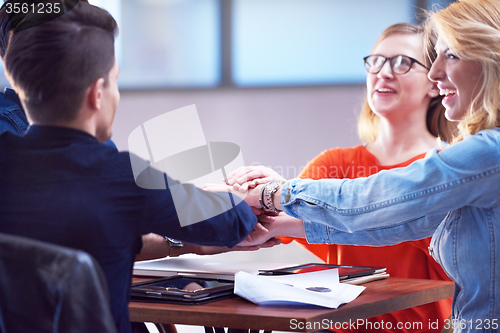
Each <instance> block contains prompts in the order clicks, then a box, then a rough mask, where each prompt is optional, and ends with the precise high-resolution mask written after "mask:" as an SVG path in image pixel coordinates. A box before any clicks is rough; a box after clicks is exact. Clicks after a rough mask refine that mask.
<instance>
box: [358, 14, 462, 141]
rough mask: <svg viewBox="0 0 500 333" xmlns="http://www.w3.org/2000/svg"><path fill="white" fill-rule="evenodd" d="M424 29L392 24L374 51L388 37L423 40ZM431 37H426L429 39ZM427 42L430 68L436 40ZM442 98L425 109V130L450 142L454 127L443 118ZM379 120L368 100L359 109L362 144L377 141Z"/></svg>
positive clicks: (410, 25)
mask: <svg viewBox="0 0 500 333" xmlns="http://www.w3.org/2000/svg"><path fill="white" fill-rule="evenodd" d="M424 32H425V29H424V27H423V26H420V25H417V24H413V23H397V24H393V25H391V26H390V27H388V28H387V29H385V30H384V32H382V34H381V35H380V36H379V38H378V39H377V42H376V43H375V46H374V49H375V48H376V47H377V45H378V44H380V42H382V41H383V40H384V39H386V38H387V37H389V36H392V35H395V34H408V35H422V38H424ZM431 36H432V35H430V34H429V35H428V37H431ZM427 41H430V43H427V44H426V47H427V48H428V49H427V50H425V54H426V55H427V56H428V57H426V59H425V64H426V65H427V66H428V67H430V65H431V63H432V61H433V60H434V59H435V57H436V53H435V50H434V46H435V44H436V38H435V37H432V38H428V39H427ZM423 51H424V50H423ZM442 99H443V97H442V96H437V97H434V98H433V99H431V101H430V103H429V106H428V108H427V117H426V123H427V129H428V130H429V132H430V133H431V134H432V135H434V136H437V137H439V138H441V140H443V141H447V142H449V141H451V140H452V138H453V132H454V131H453V128H454V127H456V126H455V125H453V124H452V123H451V122H450V121H448V120H447V119H446V118H445V116H444V111H445V109H444V107H443V106H442V104H441V100H442ZM379 122H380V118H379V116H377V115H376V114H375V113H374V112H373V111H372V109H371V108H370V106H369V105H368V100H365V102H364V104H363V107H362V108H361V113H360V115H359V120H358V135H359V138H360V139H361V141H362V142H363V143H367V142H372V141H375V140H376V139H377V136H378V129H379Z"/></svg>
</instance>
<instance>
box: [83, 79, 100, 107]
mask: <svg viewBox="0 0 500 333" xmlns="http://www.w3.org/2000/svg"><path fill="white" fill-rule="evenodd" d="M103 92H104V78H99V79H97V80H95V81H94V82H92V84H91V85H90V86H89V87H88V89H87V96H86V97H87V98H86V99H87V101H88V103H89V106H90V107H91V108H92V109H96V110H100V109H101V106H102V99H103Z"/></svg>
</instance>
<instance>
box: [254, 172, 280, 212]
mask: <svg viewBox="0 0 500 333" xmlns="http://www.w3.org/2000/svg"><path fill="white" fill-rule="evenodd" d="M283 184H285V181H284V180H274V181H272V182H270V183H267V184H266V185H264V186H263V188H262V190H261V192H260V198H259V203H260V205H261V206H262V207H263V208H264V209H267V210H270V211H271V212H275V213H280V212H282V210H280V209H278V208H276V207H274V201H273V196H274V193H276V191H278V189H279V188H280V187H281V186H283Z"/></svg>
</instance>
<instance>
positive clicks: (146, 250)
mask: <svg viewBox="0 0 500 333" xmlns="http://www.w3.org/2000/svg"><path fill="white" fill-rule="evenodd" d="M279 244H281V240H280V239H278V238H270V239H268V240H267V241H266V242H263V243H262V244H255V245H250V246H240V245H238V246H235V247H233V248H228V247H224V246H205V245H197V244H191V243H184V246H183V247H182V248H181V249H180V250H181V254H186V253H195V254H199V255H209V254H218V253H225V252H232V251H256V250H258V249H262V248H268V247H273V246H275V245H279ZM169 253H170V246H169V245H168V243H167V242H166V241H165V237H163V236H160V235H157V234H153V233H151V234H147V235H143V236H142V249H141V252H140V253H139V254H138V255H137V256H136V258H135V260H136V261H140V260H152V259H159V258H165V257H167V256H168V254H169Z"/></svg>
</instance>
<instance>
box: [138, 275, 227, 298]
mask: <svg viewBox="0 0 500 333" xmlns="http://www.w3.org/2000/svg"><path fill="white" fill-rule="evenodd" d="M233 290H234V281H229V280H220V279H210V278H196V277H185V276H170V277H166V278H160V279H154V280H150V281H146V282H139V283H134V284H132V289H131V293H130V300H131V301H136V302H159V303H173V304H205V303H208V302H212V301H217V300H221V299H226V298H230V297H233V296H234V293H233Z"/></svg>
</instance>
